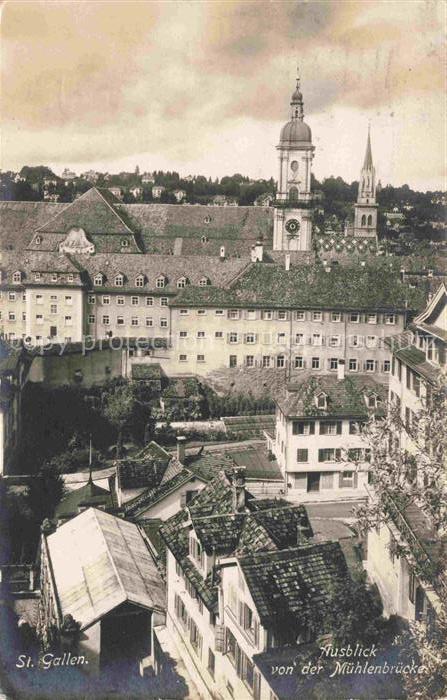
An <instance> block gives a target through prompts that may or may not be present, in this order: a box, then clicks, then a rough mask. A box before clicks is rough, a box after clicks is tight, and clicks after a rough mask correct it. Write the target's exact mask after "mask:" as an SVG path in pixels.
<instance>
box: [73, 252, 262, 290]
mask: <svg viewBox="0 0 447 700" xmlns="http://www.w3.org/2000/svg"><path fill="white" fill-rule="evenodd" d="M78 260H79V264H80V265H82V267H83V268H84V269H85V270H86V271H87V272H88V274H89V277H90V280H91V286H92V287H93V278H94V276H95V275H96V274H97V273H100V272H101V273H102V274H103V275H105V278H106V279H105V282H104V283H103V286H102V287H96V289H98V291H105V290H106V289H110V290H113V291H114V292H117V293H119V292H120V291H121V292H122V291H123V290H125V291H129V289H133V290H134V291H135V292H138V293H139V294H144V293H148V292H149V291H155V292H156V293H158V294H163V293H165V292H177V291H178V288H177V281H178V280H179V279H180V278H182V277H186V279H187V280H188V282H189V284H190V285H198V284H199V281H200V280H201V279H203V278H206V279H208V280H209V282H210V284H212V285H214V286H216V287H222V286H225V285H227V284H229V283H230V282H231V281H232V280H233V279H234V278H235V277H236V275H238V274H239V273H240V272H241V271H242V270H243V269H244V268H245V267H246V266H247V264H248V261H247V259H245V260H244V259H231V260H225V261H221V260H219V259H218V258H215V259H212V258H211V259H210V258H208V257H206V256H199V255H196V256H194V257H189V258H188V257H176V256H173V255H122V254H120V253H112V254H110V255H107V254H102V253H98V254H97V255H93V256H91V257H90V256H82V257H81V256H79V257H78ZM118 273H121V274H123V275H124V278H125V279H124V286H123V287H115V286H114V278H115V275H117V274H118ZM140 274H142V275H144V276H145V278H146V279H145V286H144V287H136V285H135V279H136V277H137V276H138V275H140ZM161 275H164V276H165V278H166V279H165V287H164V288H162V289H158V288H157V287H156V279H157V277H159V276H161Z"/></svg>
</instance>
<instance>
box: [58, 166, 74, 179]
mask: <svg viewBox="0 0 447 700" xmlns="http://www.w3.org/2000/svg"><path fill="white" fill-rule="evenodd" d="M76 177H77V176H76V173H75V172H73V170H70V168H64V171H63V173H62V175H61V178H62V179H63V180H74V179H75V178H76Z"/></svg>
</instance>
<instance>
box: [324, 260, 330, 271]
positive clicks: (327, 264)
mask: <svg viewBox="0 0 447 700" xmlns="http://www.w3.org/2000/svg"><path fill="white" fill-rule="evenodd" d="M324 271H325V272H330V271H331V263H330V262H327V263H326V264H325V266H324Z"/></svg>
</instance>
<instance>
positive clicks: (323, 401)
mask: <svg viewBox="0 0 447 700" xmlns="http://www.w3.org/2000/svg"><path fill="white" fill-rule="evenodd" d="M315 404H316V406H317V408H327V396H326V394H325V393H323V392H321V394H317V396H316V397H315Z"/></svg>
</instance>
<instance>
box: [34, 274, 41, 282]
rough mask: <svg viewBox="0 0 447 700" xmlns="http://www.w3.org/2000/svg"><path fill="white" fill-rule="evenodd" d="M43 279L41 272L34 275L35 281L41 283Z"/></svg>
mask: <svg viewBox="0 0 447 700" xmlns="http://www.w3.org/2000/svg"><path fill="white" fill-rule="evenodd" d="M41 279H42V275H41V274H40V272H35V273H34V281H35V282H40V280H41Z"/></svg>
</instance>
